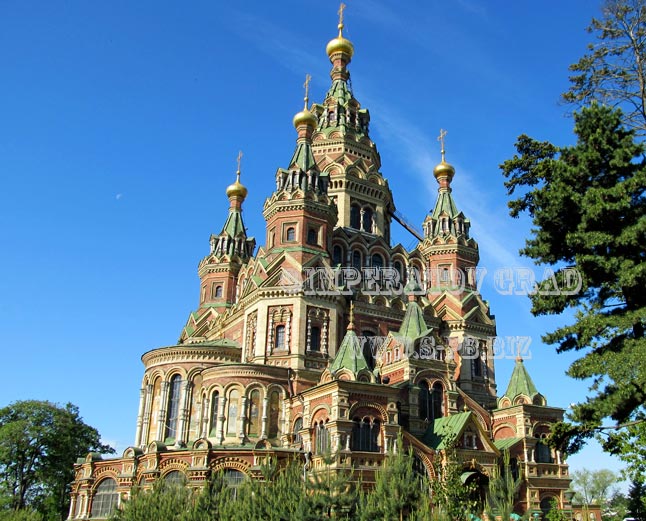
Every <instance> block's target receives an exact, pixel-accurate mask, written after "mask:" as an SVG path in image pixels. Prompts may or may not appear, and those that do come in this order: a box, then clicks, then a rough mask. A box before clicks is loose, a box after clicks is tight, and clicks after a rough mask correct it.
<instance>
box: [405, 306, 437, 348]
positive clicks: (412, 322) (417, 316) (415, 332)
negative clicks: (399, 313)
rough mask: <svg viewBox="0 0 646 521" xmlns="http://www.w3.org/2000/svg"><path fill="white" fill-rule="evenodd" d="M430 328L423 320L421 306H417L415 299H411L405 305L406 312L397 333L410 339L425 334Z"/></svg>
mask: <svg viewBox="0 0 646 521" xmlns="http://www.w3.org/2000/svg"><path fill="white" fill-rule="evenodd" d="M430 330H431V329H430V328H429V327H428V326H427V325H426V321H425V320H424V312H423V311H422V308H420V307H419V304H418V303H417V302H415V301H411V302H409V303H408V306H406V314H405V315H404V320H403V321H402V325H401V327H400V328H399V335H400V336H403V337H406V338H410V339H411V340H416V339H418V338H420V337H422V336H424V335H426V334H427V333H428V332H429V331H430Z"/></svg>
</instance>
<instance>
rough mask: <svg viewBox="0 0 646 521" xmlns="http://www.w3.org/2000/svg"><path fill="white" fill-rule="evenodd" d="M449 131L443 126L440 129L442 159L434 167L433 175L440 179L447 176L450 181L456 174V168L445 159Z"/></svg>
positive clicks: (439, 139)
mask: <svg viewBox="0 0 646 521" xmlns="http://www.w3.org/2000/svg"><path fill="white" fill-rule="evenodd" d="M447 133H448V132H447V131H446V130H444V129H443V128H441V129H440V135H439V136H438V138H437V140H438V141H439V142H440V143H441V145H442V150H441V154H442V161H440V163H439V164H438V165H437V166H436V167H435V168H434V169H433V175H434V176H435V179H438V180H439V178H440V177H446V178H448V180H449V182H450V181H451V179H453V176H454V175H455V168H453V165H451V164H449V163H447V162H446V159H445V155H446V151H445V150H444V138H445V137H446V134H447Z"/></svg>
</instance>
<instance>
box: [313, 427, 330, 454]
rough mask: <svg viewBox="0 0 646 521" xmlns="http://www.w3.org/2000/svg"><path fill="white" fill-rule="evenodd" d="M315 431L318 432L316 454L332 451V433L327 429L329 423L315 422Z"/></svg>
mask: <svg viewBox="0 0 646 521" xmlns="http://www.w3.org/2000/svg"><path fill="white" fill-rule="evenodd" d="M314 431H315V433H316V454H327V453H328V452H330V433H329V432H328V430H327V425H325V423H323V422H322V421H321V422H320V423H319V424H318V425H317V424H316V423H315V424H314Z"/></svg>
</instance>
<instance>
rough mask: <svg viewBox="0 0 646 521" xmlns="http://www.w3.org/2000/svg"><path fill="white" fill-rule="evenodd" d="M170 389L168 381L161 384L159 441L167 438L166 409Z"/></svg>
mask: <svg viewBox="0 0 646 521" xmlns="http://www.w3.org/2000/svg"><path fill="white" fill-rule="evenodd" d="M168 387H169V384H168V382H167V381H165V380H164V381H163V382H162V383H161V393H160V397H159V413H158V416H157V421H158V424H159V430H158V431H157V439H158V440H159V441H162V442H163V441H164V439H165V437H166V432H165V431H166V408H167V407H168Z"/></svg>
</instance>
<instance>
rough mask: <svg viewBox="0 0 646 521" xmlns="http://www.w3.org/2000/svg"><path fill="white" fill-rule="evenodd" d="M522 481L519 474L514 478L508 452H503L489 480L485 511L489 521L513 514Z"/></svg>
mask: <svg viewBox="0 0 646 521" xmlns="http://www.w3.org/2000/svg"><path fill="white" fill-rule="evenodd" d="M522 481H523V480H522V478H521V476H520V473H519V475H518V476H517V477H514V475H513V471H512V468H511V465H510V458H509V451H504V452H503V458H502V464H501V465H500V466H499V467H498V468H496V469H495V470H494V473H493V476H491V479H490V480H489V487H488V490H487V505H486V508H485V511H486V512H487V515H488V516H489V518H490V519H495V518H496V516H500V517H501V519H509V518H510V516H511V514H513V513H514V505H515V504H516V498H517V495H518V491H519V489H520V485H521V483H522Z"/></svg>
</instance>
